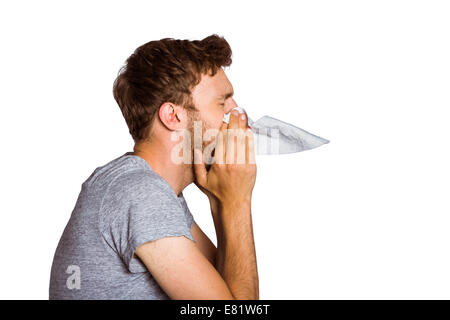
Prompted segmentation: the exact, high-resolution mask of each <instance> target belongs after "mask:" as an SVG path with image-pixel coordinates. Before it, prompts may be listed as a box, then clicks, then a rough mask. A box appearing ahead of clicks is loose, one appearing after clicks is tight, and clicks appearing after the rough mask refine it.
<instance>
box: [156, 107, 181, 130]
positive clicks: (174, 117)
mask: <svg viewBox="0 0 450 320" xmlns="http://www.w3.org/2000/svg"><path fill="white" fill-rule="evenodd" d="M158 115H159V119H160V120H161V122H162V123H163V124H164V126H166V128H167V129H169V130H172V131H174V130H179V129H183V127H184V126H185V125H186V124H185V122H186V121H187V112H186V110H185V109H184V108H183V107H180V106H177V105H175V104H173V103H170V102H165V103H163V104H162V105H161V107H160V108H159V112H158Z"/></svg>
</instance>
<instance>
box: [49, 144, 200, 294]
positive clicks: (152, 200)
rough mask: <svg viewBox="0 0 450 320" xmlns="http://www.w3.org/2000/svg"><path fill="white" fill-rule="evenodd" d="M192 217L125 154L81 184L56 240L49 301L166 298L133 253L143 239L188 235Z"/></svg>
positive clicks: (180, 201) (147, 170) (178, 198)
mask: <svg viewBox="0 0 450 320" xmlns="http://www.w3.org/2000/svg"><path fill="white" fill-rule="evenodd" d="M193 222H194V220H193V217H192V214H191V212H190V211H189V208H188V206H187V204H186V201H185V199H184V197H183V194H182V193H181V194H180V196H177V195H176V193H175V192H174V191H173V189H172V188H171V187H170V185H169V184H168V183H167V181H166V180H164V179H163V178H162V177H161V176H160V175H158V174H157V173H156V172H154V171H153V170H152V168H151V167H150V165H149V164H148V163H147V161H145V160H144V159H143V158H141V157H138V156H135V155H132V154H131V152H127V153H125V154H124V155H122V156H120V157H118V158H116V159H114V160H112V161H111V162H109V163H107V164H106V165H104V166H102V167H99V168H97V169H95V171H94V172H93V173H92V174H91V175H90V177H89V178H88V179H87V180H86V181H85V182H84V183H83V184H82V188H81V192H80V194H79V196H78V200H77V203H76V205H75V208H74V209H73V212H72V215H71V217H70V219H69V222H68V224H67V226H66V228H65V230H64V233H63V235H62V237H61V239H60V241H59V244H58V247H57V249H56V252H55V256H54V259H53V265H52V270H51V276H50V290H49V293H50V295H49V297H50V299H169V297H168V296H167V295H166V293H165V292H164V291H163V290H162V289H161V287H160V286H159V285H158V284H157V282H156V281H155V280H154V278H153V277H152V275H151V274H150V272H149V271H148V269H147V268H146V267H145V265H144V264H143V263H142V261H140V260H139V258H138V257H136V255H135V254H134V252H135V250H136V248H137V247H138V246H139V245H141V244H143V243H145V242H147V241H152V240H156V239H160V238H164V237H170V236H185V237H187V238H188V239H190V240H192V241H194V242H195V240H194V238H193V237H192V234H191V227H192V224H193Z"/></svg>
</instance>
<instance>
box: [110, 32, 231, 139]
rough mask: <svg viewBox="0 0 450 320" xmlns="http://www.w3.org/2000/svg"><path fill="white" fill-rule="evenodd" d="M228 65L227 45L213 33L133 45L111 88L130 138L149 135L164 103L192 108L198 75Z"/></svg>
mask: <svg viewBox="0 0 450 320" xmlns="http://www.w3.org/2000/svg"><path fill="white" fill-rule="evenodd" d="M229 65H231V48H230V45H229V44H228V42H227V41H226V40H225V39H224V38H223V37H219V36H218V35H216V34H213V35H211V36H209V37H206V38H204V39H203V40H194V41H190V40H178V39H173V38H164V39H161V40H157V41H150V42H148V43H146V44H144V45H142V46H140V47H139V48H137V49H136V50H135V51H134V53H133V54H132V55H131V56H130V57H129V58H128V59H127V60H126V63H125V65H124V66H123V67H122V68H121V69H120V71H119V73H118V76H117V78H116V80H115V81H114V87H113V94H114V99H115V100H116V101H117V103H118V104H119V107H120V109H121V111H122V114H123V116H124V118H125V121H126V123H127V125H128V129H129V131H130V134H131V136H132V137H133V139H134V141H135V142H137V141H140V140H146V139H148V138H149V134H150V129H151V124H152V122H153V119H154V117H155V114H156V113H157V111H158V110H159V107H160V106H161V105H162V104H163V103H164V102H172V103H174V104H176V105H179V106H182V107H184V108H186V109H187V110H190V111H195V110H196V108H195V106H194V103H193V99H192V96H191V90H192V89H193V88H194V87H195V86H196V85H197V84H198V83H199V82H200V80H201V76H202V74H207V73H208V72H209V73H210V75H211V76H214V75H215V74H216V72H217V71H218V69H219V68H221V67H222V66H224V67H226V66H229Z"/></svg>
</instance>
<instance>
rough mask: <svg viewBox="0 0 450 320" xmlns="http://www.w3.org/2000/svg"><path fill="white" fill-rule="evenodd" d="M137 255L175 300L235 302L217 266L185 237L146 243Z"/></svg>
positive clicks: (167, 238)
mask: <svg viewBox="0 0 450 320" xmlns="http://www.w3.org/2000/svg"><path fill="white" fill-rule="evenodd" d="M136 254H137V256H138V257H139V258H140V259H141V260H142V262H143V263H144V264H145V266H146V267H147V269H148V270H149V271H150V273H151V274H152V276H153V277H154V278H155V280H156V281H157V282H158V284H159V285H160V287H161V288H162V289H163V290H164V292H165V293H166V294H167V295H168V296H169V297H170V298H171V299H180V300H189V299H217V300H228V299H234V297H233V295H232V294H231V292H230V290H229V288H228V286H227V284H226V283H225V281H224V280H223V278H222V277H221V275H220V274H219V273H218V272H217V270H216V269H215V268H214V266H213V265H212V264H211V263H210V262H209V261H208V259H207V258H206V257H205V256H204V254H203V253H202V252H201V251H200V249H199V248H198V246H197V245H196V244H195V243H194V242H193V241H191V240H189V239H188V238H186V237H184V236H179V237H165V238H161V239H158V240H155V241H150V242H146V243H144V244H142V245H140V246H139V247H138V248H137V249H136Z"/></svg>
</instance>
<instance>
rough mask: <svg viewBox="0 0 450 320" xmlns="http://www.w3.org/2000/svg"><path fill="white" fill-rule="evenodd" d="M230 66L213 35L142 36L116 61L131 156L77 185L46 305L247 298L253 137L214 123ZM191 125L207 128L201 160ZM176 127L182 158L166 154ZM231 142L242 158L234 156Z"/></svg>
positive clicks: (235, 122)
mask: <svg viewBox="0 0 450 320" xmlns="http://www.w3.org/2000/svg"><path fill="white" fill-rule="evenodd" d="M230 64H231V49H230V46H229V44H228V43H227V41H226V40H225V39H223V38H221V37H219V36H217V35H212V36H209V37H207V38H205V39H203V40H201V41H197V40H196V41H188V40H175V39H171V38H165V39H161V40H159V41H151V42H149V43H147V44H144V45H143V46H141V47H139V48H138V49H136V51H135V52H134V53H133V54H132V55H131V56H130V57H129V58H128V59H127V62H126V64H125V66H124V68H122V69H121V72H120V73H119V75H118V77H117V79H116V81H115V83H114V97H115V99H116V101H117V103H118V104H119V106H120V108H121V111H122V114H123V116H124V118H125V120H126V122H127V125H128V127H129V131H130V134H131V135H132V137H133V139H134V142H135V146H134V152H127V153H125V154H124V155H122V156H120V157H118V158H116V159H114V160H112V161H111V162H109V163H108V164H106V165H104V166H102V167H99V168H97V169H96V170H95V171H94V172H93V173H92V174H91V176H90V177H89V178H88V179H87V180H86V181H85V182H84V183H83V185H82V189H81V192H80V195H79V197H78V200H77V203H76V205H75V208H74V210H73V212H72V215H71V217H70V220H69V222H68V224H67V226H66V228H65V230H64V233H63V235H62V237H61V240H60V242H59V244H58V248H57V250H56V252H55V256H54V260H53V265H52V270H51V280H50V299H259V286H258V285H259V283H258V272H257V263H256V254H255V245H254V239H253V230H252V218H251V196H252V190H253V187H254V183H255V178H256V165H255V164H254V161H251V160H252V159H254V148H253V135H252V134H251V131H250V130H248V128H247V119H246V117H245V114H234V113H232V114H231V115H230V120H229V124H226V123H224V122H223V121H222V120H223V117H224V114H226V113H229V112H230V111H231V110H232V109H233V108H235V107H236V106H237V104H236V102H235V101H234V99H233V97H232V96H233V87H232V85H231V83H230V81H229V80H228V78H227V76H226V75H225V72H224V71H223V69H222V67H225V66H229V65H230ZM199 122H200V124H201V126H202V127H201V133H202V134H205V136H206V132H207V131H208V130H209V132H211V130H216V131H215V132H216V134H213V135H212V139H210V140H208V141H203V140H207V139H201V138H200V139H201V141H200V148H201V149H202V150H206V149H207V147H209V146H211V144H212V145H213V146H215V149H214V151H213V152H212V153H211V156H212V159H213V160H214V161H212V163H210V161H206V160H207V159H208V154H206V153H205V152H203V153H202V152H201V151H200V152H198V151H199V150H198V149H199V144H198V141H199V138H198V136H197V137H196V136H195V133H196V132H195V124H198V123H199ZM232 130H234V132H238V133H239V134H238V135H237V139H236V140H235V136H234V135H232V134H230V132H232ZM180 132H184V133H185V132H188V133H189V134H188V135H184V136H183V137H181V138H182V140H183V138H184V140H183V143H182V146H183V148H182V149H181V154H182V156H183V159H188V160H189V161H181V162H180V161H178V160H179V158H177V156H179V155H180V152H174V150H178V149H177V147H179V146H180V142H179V141H180V139H174V134H175V133H180ZM243 137H244V138H243ZM190 141H193V142H194V143H187V142H190ZM186 145H187V146H188V147H187V148H185V147H186ZM239 146H244V148H245V161H244V162H239V161H237V160H238V156H239V152H238V147H239ZM194 148H195V150H194ZM209 159H211V158H209ZM193 160H195V161H193ZM192 182H194V183H195V184H196V185H197V186H198V187H199V188H200V189H201V190H202V191H203V192H204V193H205V194H206V195H207V196H208V199H209V201H210V207H211V213H212V217H213V221H214V225H215V230H216V236H217V248H216V247H215V246H214V244H213V243H212V242H211V240H210V239H209V238H208V237H207V236H206V235H205V234H204V233H203V232H202V230H201V229H200V227H199V226H198V225H197V224H196V223H195V221H194V220H193V217H192V215H191V213H190V211H189V208H188V207H187V204H186V202H185V200H184V197H183V194H182V191H183V189H184V188H185V187H186V186H188V185H189V184H190V183H192Z"/></svg>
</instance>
